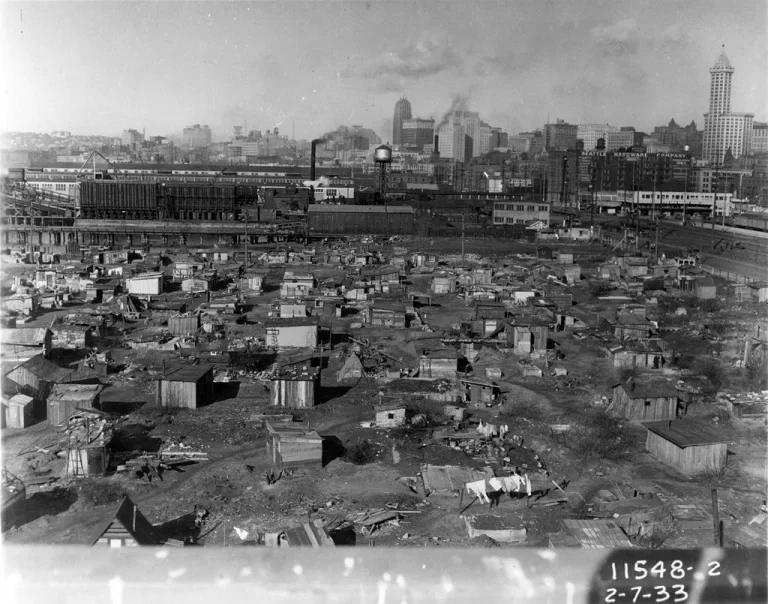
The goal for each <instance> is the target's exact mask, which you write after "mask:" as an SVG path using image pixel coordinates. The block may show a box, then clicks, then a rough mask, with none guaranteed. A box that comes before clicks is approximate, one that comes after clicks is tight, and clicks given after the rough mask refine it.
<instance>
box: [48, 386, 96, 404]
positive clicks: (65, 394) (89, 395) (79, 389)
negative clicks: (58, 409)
mask: <svg viewBox="0 0 768 604" xmlns="http://www.w3.org/2000/svg"><path fill="white" fill-rule="evenodd" d="M102 390H104V386H102V385H101V384H56V385H55V386H54V387H53V389H52V390H51V394H50V395H48V402H57V401H58V402H60V401H70V402H75V403H78V402H83V403H90V402H91V401H92V400H93V399H95V398H96V397H97V396H98V395H99V394H100V393H101V391H102Z"/></svg>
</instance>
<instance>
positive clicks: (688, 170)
mask: <svg viewBox="0 0 768 604" xmlns="http://www.w3.org/2000/svg"><path fill="white" fill-rule="evenodd" d="M690 149H691V148H690V147H689V146H688V145H686V146H685V155H686V158H685V189H684V191H685V192H684V193H683V224H682V226H685V210H686V205H687V203H688V179H689V178H690V174H691V156H690V155H689V153H690Z"/></svg>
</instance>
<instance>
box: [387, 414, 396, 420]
mask: <svg viewBox="0 0 768 604" xmlns="http://www.w3.org/2000/svg"><path fill="white" fill-rule="evenodd" d="M387 419H395V414H394V413H387Z"/></svg>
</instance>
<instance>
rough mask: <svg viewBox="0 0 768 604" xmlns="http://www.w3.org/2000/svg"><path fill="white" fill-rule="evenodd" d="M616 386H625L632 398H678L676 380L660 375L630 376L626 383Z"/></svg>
mask: <svg viewBox="0 0 768 604" xmlns="http://www.w3.org/2000/svg"><path fill="white" fill-rule="evenodd" d="M615 387H621V388H623V389H624V392H626V393H627V396H628V397H629V398H630V399H641V398H643V399H645V398H672V397H675V398H677V388H676V387H675V382H673V381H672V380H668V379H666V378H662V377H658V376H653V377H650V378H644V379H641V378H629V379H628V380H627V381H626V382H625V383H624V384H617V385H616V386H615Z"/></svg>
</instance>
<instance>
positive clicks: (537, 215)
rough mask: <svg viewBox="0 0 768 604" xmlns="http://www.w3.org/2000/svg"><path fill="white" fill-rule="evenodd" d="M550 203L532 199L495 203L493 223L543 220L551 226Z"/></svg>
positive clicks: (528, 222) (527, 222)
mask: <svg viewBox="0 0 768 604" xmlns="http://www.w3.org/2000/svg"><path fill="white" fill-rule="evenodd" d="M549 220H550V204H548V203H546V202H543V201H534V200H532V199H527V200H524V201H523V200H520V201H517V200H515V201H512V200H510V201H499V202H496V203H494V204H493V224H523V225H524V224H530V223H532V222H534V221H541V222H542V223H543V224H542V226H543V227H544V228H546V227H548V226H549Z"/></svg>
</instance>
